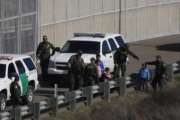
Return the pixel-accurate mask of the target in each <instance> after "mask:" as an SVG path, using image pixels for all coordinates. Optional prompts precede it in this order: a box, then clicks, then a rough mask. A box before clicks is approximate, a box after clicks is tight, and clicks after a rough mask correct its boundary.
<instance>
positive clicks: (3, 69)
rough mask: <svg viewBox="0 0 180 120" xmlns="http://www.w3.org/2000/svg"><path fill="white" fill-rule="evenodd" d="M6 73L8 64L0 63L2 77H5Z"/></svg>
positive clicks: (0, 75)
mask: <svg viewBox="0 0 180 120" xmlns="http://www.w3.org/2000/svg"><path fill="white" fill-rule="evenodd" d="M5 74H6V65H5V64H0V78H4V77H5Z"/></svg>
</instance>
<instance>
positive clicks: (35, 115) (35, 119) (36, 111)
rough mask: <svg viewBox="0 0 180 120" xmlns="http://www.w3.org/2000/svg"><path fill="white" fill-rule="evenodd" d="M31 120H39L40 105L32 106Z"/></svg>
mask: <svg viewBox="0 0 180 120" xmlns="http://www.w3.org/2000/svg"><path fill="white" fill-rule="evenodd" d="M33 120H40V103H39V102H38V103H34V104H33Z"/></svg>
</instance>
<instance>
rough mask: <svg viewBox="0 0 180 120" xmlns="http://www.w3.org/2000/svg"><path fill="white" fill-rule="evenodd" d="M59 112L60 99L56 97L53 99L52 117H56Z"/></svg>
mask: <svg viewBox="0 0 180 120" xmlns="http://www.w3.org/2000/svg"><path fill="white" fill-rule="evenodd" d="M57 111H58V99H57V97H54V98H53V99H52V115H53V116H56V115H57Z"/></svg>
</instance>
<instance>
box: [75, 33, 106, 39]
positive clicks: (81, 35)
mask: <svg viewBox="0 0 180 120" xmlns="http://www.w3.org/2000/svg"><path fill="white" fill-rule="evenodd" d="M74 37H99V38H104V37H105V34H102V33H74Z"/></svg>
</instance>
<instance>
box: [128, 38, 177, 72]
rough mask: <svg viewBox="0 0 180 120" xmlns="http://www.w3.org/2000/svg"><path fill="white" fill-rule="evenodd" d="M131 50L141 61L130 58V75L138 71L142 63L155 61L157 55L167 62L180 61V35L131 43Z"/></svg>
mask: <svg viewBox="0 0 180 120" xmlns="http://www.w3.org/2000/svg"><path fill="white" fill-rule="evenodd" d="M130 49H131V50H132V51H133V52H135V53H136V54H137V55H138V56H139V57H140V61H136V60H134V59H133V58H132V57H130V62H129V64H128V73H132V72H134V71H137V70H138V69H139V67H140V66H141V63H143V62H145V61H151V60H154V59H155V56H156V55H161V56H162V58H163V59H164V61H165V62H167V63H171V62H174V61H177V60H180V35H174V36H169V37H160V38H154V39H149V40H144V41H139V42H134V43H130Z"/></svg>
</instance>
